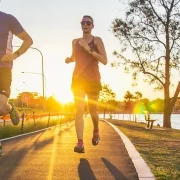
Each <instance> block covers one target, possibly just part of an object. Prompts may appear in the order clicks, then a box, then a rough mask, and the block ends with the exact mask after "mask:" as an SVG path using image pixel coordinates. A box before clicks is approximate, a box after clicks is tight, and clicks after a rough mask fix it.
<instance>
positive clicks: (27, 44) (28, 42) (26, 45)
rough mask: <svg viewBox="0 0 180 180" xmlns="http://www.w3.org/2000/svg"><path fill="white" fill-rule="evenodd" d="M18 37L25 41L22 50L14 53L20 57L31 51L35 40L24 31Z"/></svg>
mask: <svg viewBox="0 0 180 180" xmlns="http://www.w3.org/2000/svg"><path fill="white" fill-rule="evenodd" d="M17 37H18V38H19V39H21V40H22V41H23V43H22V45H21V46H20V48H19V49H18V50H17V51H16V52H14V53H13V54H15V55H17V57H18V56H20V55H22V54H24V53H25V52H26V51H27V50H28V49H29V47H30V46H31V45H32V44H33V40H32V38H31V37H30V36H29V34H28V33H27V32H26V31H23V32H22V33H20V34H18V35H17Z"/></svg>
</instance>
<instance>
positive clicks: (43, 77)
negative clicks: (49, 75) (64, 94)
mask: <svg viewBox="0 0 180 180" xmlns="http://www.w3.org/2000/svg"><path fill="white" fill-rule="evenodd" d="M13 47H21V46H13ZM29 48H30V49H34V50H36V51H38V52H39V53H40V55H41V61H42V62H41V66H42V67H41V73H38V74H41V75H42V96H43V106H44V99H45V95H44V92H45V91H44V89H45V86H44V80H45V76H44V57H43V54H42V52H41V51H40V50H39V49H38V48H35V47H29ZM35 74H36V73H35Z"/></svg>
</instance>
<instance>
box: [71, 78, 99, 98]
mask: <svg viewBox="0 0 180 180" xmlns="http://www.w3.org/2000/svg"><path fill="white" fill-rule="evenodd" d="M71 88H72V91H73V92H74V91H76V90H83V91H84V92H85V93H87V94H99V92H100V91H101V89H102V87H101V82H100V80H96V81H87V80H77V79H74V78H73V79H72V84H71Z"/></svg>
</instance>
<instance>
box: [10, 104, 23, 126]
mask: <svg viewBox="0 0 180 180" xmlns="http://www.w3.org/2000/svg"><path fill="white" fill-rule="evenodd" d="M9 104H10V105H11V106H12V110H11V112H10V113H9V115H10V118H11V121H12V123H13V124H14V125H17V124H18V123H19V120H20V116H19V114H18V112H17V110H16V108H15V106H14V104H13V103H12V102H9Z"/></svg>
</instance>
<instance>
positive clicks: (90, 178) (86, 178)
mask: <svg viewBox="0 0 180 180" xmlns="http://www.w3.org/2000/svg"><path fill="white" fill-rule="evenodd" d="M78 173H79V178H80V180H96V179H97V178H96V177H95V176H94V173H93V171H92V169H91V167H90V164H89V162H88V161H87V160H86V159H84V158H81V159H80V163H79V166H78Z"/></svg>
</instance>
